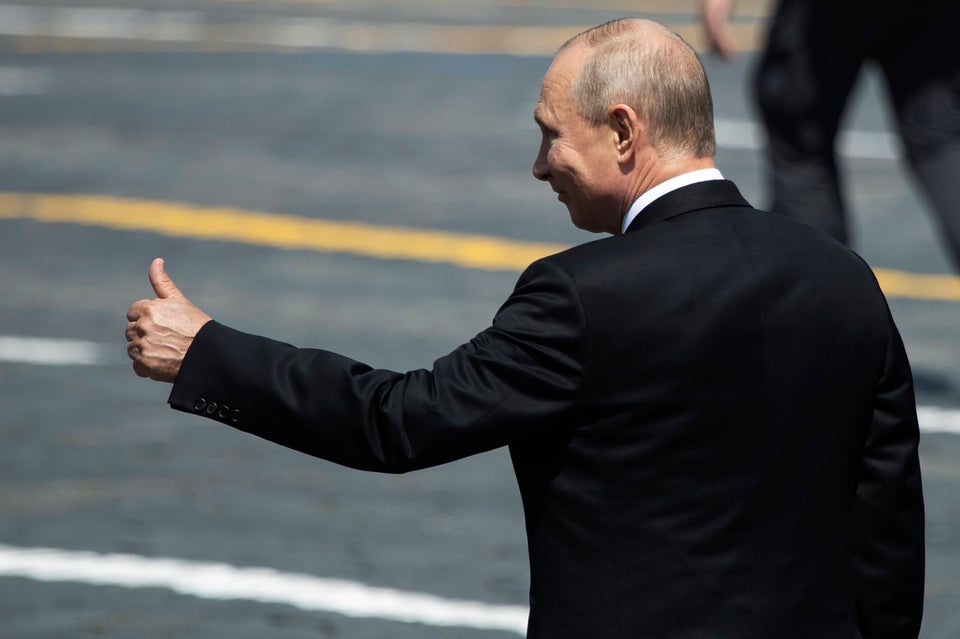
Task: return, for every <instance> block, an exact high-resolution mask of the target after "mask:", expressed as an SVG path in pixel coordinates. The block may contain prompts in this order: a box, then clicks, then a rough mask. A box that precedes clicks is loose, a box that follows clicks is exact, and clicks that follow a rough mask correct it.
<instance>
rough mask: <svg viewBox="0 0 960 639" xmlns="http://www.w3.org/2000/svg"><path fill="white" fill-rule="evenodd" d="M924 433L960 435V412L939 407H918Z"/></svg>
mask: <svg viewBox="0 0 960 639" xmlns="http://www.w3.org/2000/svg"><path fill="white" fill-rule="evenodd" d="M917 417H918V418H919V420H920V432H922V433H952V434H954V435H960V410H956V409H951V408H939V407H937V406H917Z"/></svg>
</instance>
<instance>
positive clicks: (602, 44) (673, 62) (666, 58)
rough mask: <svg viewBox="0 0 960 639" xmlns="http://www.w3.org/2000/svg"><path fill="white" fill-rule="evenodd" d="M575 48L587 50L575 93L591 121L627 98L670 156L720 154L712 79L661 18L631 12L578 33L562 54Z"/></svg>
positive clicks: (579, 106) (601, 118) (650, 134)
mask: <svg viewBox="0 0 960 639" xmlns="http://www.w3.org/2000/svg"><path fill="white" fill-rule="evenodd" d="M575 48H584V49H586V50H587V53H586V59H585V61H584V63H583V66H582V69H581V71H580V73H579V75H578V77H577V78H576V79H575V80H574V82H573V86H572V87H571V91H570V98H571V99H572V101H573V103H574V104H575V105H576V107H577V109H578V110H579V111H580V113H581V114H582V115H583V116H584V117H585V118H586V119H587V120H588V121H590V122H592V123H593V124H596V125H600V124H602V123H603V122H605V121H606V119H607V118H608V114H609V111H608V110H609V108H610V107H611V106H613V105H615V104H626V105H629V106H630V107H632V108H633V109H634V110H635V111H636V112H637V114H638V115H639V117H640V119H641V120H643V122H644V123H645V125H646V127H647V136H648V138H649V139H650V142H651V144H653V146H654V147H655V148H656V149H657V151H658V152H659V153H660V154H661V155H662V156H663V157H664V159H671V160H672V159H679V158H684V157H691V158H708V157H712V156H713V155H714V154H715V152H716V144H715V141H714V128H713V100H712V98H711V96H710V86H709V83H708V82H707V76H706V73H705V72H704V70H703V67H702V66H701V65H700V61H699V60H698V59H697V55H696V53H695V52H694V51H693V49H691V48H690V46H689V45H688V44H687V43H686V42H684V40H683V39H682V38H681V37H680V36H678V35H677V34H676V33H674V32H672V31H670V30H669V29H667V28H666V27H664V26H663V25H660V24H658V23H656V22H652V21H650V20H641V19H637V18H627V19H623V20H614V21H612V22H608V23H606V24H602V25H600V26H598V27H594V28H592V29H589V30H587V31H585V32H583V33H581V34H580V35H578V36H575V37H574V38H572V39H570V40H569V41H568V42H567V43H566V44H564V45H563V47H561V48H560V53H559V54H558V55H563V54H564V53H565V52H567V53H569V52H570V50H571V49H575Z"/></svg>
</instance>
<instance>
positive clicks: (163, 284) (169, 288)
mask: <svg viewBox="0 0 960 639" xmlns="http://www.w3.org/2000/svg"><path fill="white" fill-rule="evenodd" d="M150 285H151V286H153V292H154V293H156V294H157V297H159V298H160V299H167V298H170V297H183V293H181V292H180V289H179V288H177V285H176V284H174V283H173V280H171V279H170V277H169V276H168V275H167V272H166V271H165V270H164V268H163V258H162V257H158V258H157V259H155V260H153V262H152V263H151V264H150Z"/></svg>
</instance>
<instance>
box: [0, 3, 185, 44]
mask: <svg viewBox="0 0 960 639" xmlns="http://www.w3.org/2000/svg"><path fill="white" fill-rule="evenodd" d="M0 35H7V36H38V35H43V36H52V37H57V38H85V39H97V38H113V39H118V40H147V41H157V42H194V41H196V40H199V39H200V38H201V37H202V35H203V16H202V15H201V14H199V13H197V12H193V11H145V10H143V9H119V8H98V7H82V8H71V7H67V8H62V7H26V6H22V5H0Z"/></svg>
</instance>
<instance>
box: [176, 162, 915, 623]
mask: <svg viewBox="0 0 960 639" xmlns="http://www.w3.org/2000/svg"><path fill="white" fill-rule="evenodd" d="M170 401H171V403H172V405H173V406H174V407H175V408H178V409H181V410H186V411H194V412H199V413H201V414H205V415H208V416H210V417H213V418H216V419H219V420H221V421H224V422H226V423H229V424H232V425H233V426H235V427H236V428H239V429H241V430H244V431H247V432H250V433H254V434H256V435H259V436H261V437H264V438H266V439H269V440H271V441H274V442H277V443H279V444H283V445H284V446H289V447H291V448H295V449H297V450H300V451H303V452H305V453H309V454H311V455H316V456H318V457H322V458H324V459H328V460H331V461H334V462H337V463H339V464H344V465H347V466H352V467H355V468H361V469H366V470H376V471H386V472H404V471H409V470H413V469H416V468H422V467H425V466H431V465H435V464H442V463H444V462H448V461H452V460H455V459H458V458H462V457H465V456H467V455H471V454H474V453H478V452H481V451H486V450H489V449H493V448H496V447H499V446H504V445H508V446H509V447H510V452H511V455H512V459H513V462H514V466H515V469H516V474H517V479H518V482H519V486H520V490H521V494H522V497H523V504H524V509H525V513H526V525H527V533H528V539H529V552H530V566H531V589H530V606H531V613H530V626H529V637H536V638H539V639H561V638H576V639H607V638H613V637H616V638H623V639H643V638H666V637H675V638H677V639H696V638H699V637H703V638H710V639H715V638H716V639H735V638H751V639H788V638H792V637H796V638H803V639H828V638H837V639H840V638H842V639H852V638H855V637H860V636H863V637H897V638H900V637H916V635H917V632H918V628H919V625H920V618H921V609H922V597H923V553H924V551H923V504H922V497H921V486H920V469H919V464H918V457H917V442H918V429H917V421H916V411H915V406H914V397H913V388H912V381H911V375H910V370H909V366H908V364H907V358H906V356H905V353H904V349H903V345H902V343H901V340H900V337H899V335H898V333H897V330H896V327H895V326H894V323H893V321H892V319H891V316H890V313H889V311H888V309H887V305H886V302H885V300H884V297H883V295H882V293H881V291H880V289H879V287H878V286H877V283H876V281H875V279H874V277H873V274H872V273H871V271H870V269H869V268H868V267H867V266H866V265H865V264H864V263H863V262H862V261H861V260H860V259H859V258H858V257H857V256H856V255H854V254H853V253H851V252H850V251H849V250H847V249H846V248H844V247H843V246H841V245H840V244H838V243H835V242H834V241H832V240H830V239H828V238H827V237H826V236H823V235H821V234H820V233H818V232H815V231H813V230H811V229H808V228H807V227H805V226H802V225H800V224H798V223H795V222H791V221H789V220H787V219H786V218H783V217H780V216H776V215H773V214H769V213H764V212H761V211H757V210H755V209H753V208H751V207H750V206H749V205H748V204H747V202H746V201H744V199H743V198H742V197H741V196H740V194H739V193H738V192H737V189H736V187H734V186H733V184H732V183H730V182H725V181H715V182H705V183H700V184H695V185H692V186H688V187H685V188H683V189H680V190H678V191H674V192H672V193H669V194H667V195H665V196H664V197H662V198H660V199H658V200H657V201H656V202H654V203H653V204H652V205H651V206H650V207H649V208H648V209H647V210H645V211H644V212H643V213H642V214H641V215H640V217H639V218H638V219H637V220H636V221H635V222H634V224H633V226H632V227H631V228H630V231H629V232H628V233H626V234H624V235H620V236H614V237H609V238H606V239H601V240H599V241H595V242H591V243H588V244H584V245H582V246H578V247H575V248H572V249H570V250H568V251H565V252H563V253H560V254H557V255H554V256H551V257H548V258H545V259H542V260H539V261H538V262H536V263H534V264H532V265H531V266H530V267H529V268H528V269H527V270H526V271H525V272H524V273H523V275H522V276H521V277H520V280H519V282H518V283H517V286H516V289H515V290H514V292H513V294H512V295H511V296H510V298H509V299H508V300H507V301H506V302H505V303H504V305H503V307H502V308H501V309H500V311H499V312H498V313H497V315H496V317H495V319H494V321H493V325H492V326H491V327H490V328H488V329H487V330H485V331H483V332H482V333H480V334H479V335H477V336H476V337H474V338H473V339H472V340H471V341H470V342H469V343H467V344H465V345H463V346H461V347H460V348H458V349H457V350H455V351H454V352H453V353H451V354H449V355H447V356H446V357H442V358H440V359H438V360H437V361H436V362H435V365H434V368H433V370H429V371H428V370H416V371H411V372H408V373H406V374H401V373H396V372H391V371H386V370H376V369H372V368H371V367H369V366H366V365H364V364H361V363H359V362H356V361H353V360H351V359H348V358H345V357H343V356H341V355H337V354H334V353H331V352H327V351H323V350H311V349H297V348H294V347H292V346H289V345H285V344H281V343H279V342H275V341H272V340H268V339H265V338H261V337H255V336H252V335H247V334H243V333H240V332H237V331H234V330H232V329H230V328H227V327H225V326H222V325H220V324H217V323H215V322H211V323H209V324H207V325H206V326H205V327H204V328H203V330H201V331H200V333H199V334H198V335H197V338H196V340H195V342H194V344H193V346H192V347H191V348H190V350H189V352H188V353H187V357H186V360H185V361H184V363H183V367H182V369H181V371H180V374H179V376H178V378H177V381H176V384H175V386H174V389H173V392H172V394H171V398H170Z"/></svg>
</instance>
